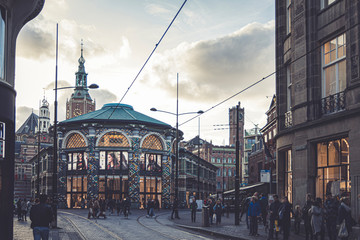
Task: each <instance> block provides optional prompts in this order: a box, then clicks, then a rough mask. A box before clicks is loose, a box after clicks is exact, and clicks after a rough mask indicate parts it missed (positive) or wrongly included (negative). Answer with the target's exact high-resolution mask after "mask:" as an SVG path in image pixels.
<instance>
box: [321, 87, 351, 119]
mask: <svg viewBox="0 0 360 240" xmlns="http://www.w3.org/2000/svg"><path fill="white" fill-rule="evenodd" d="M345 106H346V103H345V92H339V93H336V94H334V95H330V96H327V97H325V98H323V99H321V105H320V107H321V115H326V114H331V113H335V112H339V111H342V110H345Z"/></svg>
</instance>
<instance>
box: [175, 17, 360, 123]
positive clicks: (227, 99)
mask: <svg viewBox="0 0 360 240" xmlns="http://www.w3.org/2000/svg"><path fill="white" fill-rule="evenodd" d="M359 24H360V22H359V23H356V24H354V25H353V26H351V27H350V28H348V29H345V31H344V33H346V32H348V31H350V30H351V29H352V28H354V27H357V26H359ZM322 46H323V44H321V45H319V46H317V47H315V48H313V49H311V50H310V51H309V52H307V53H305V54H303V55H301V56H299V57H298V58H296V59H294V60H293V61H290V62H289V63H287V64H286V65H285V64H283V65H282V66H281V67H280V68H279V70H277V71H274V72H273V73H270V74H269V75H267V76H265V77H263V78H262V79H260V80H258V81H257V82H255V83H253V84H251V85H250V86H248V87H246V88H244V89H242V90H241V91H239V92H237V93H235V94H233V95H232V96H230V97H228V98H226V99H225V100H223V101H221V102H219V103H218V104H216V105H214V106H212V107H211V108H209V109H207V110H205V111H204V113H203V114H201V115H204V114H205V113H207V112H209V111H211V110H213V109H214V108H216V107H218V106H220V105H221V104H223V103H225V102H227V101H229V100H230V99H232V98H234V97H236V96H237V95H239V94H241V93H243V92H245V91H246V90H248V89H250V88H252V87H254V86H255V85H257V84H259V83H261V82H262V81H264V80H266V79H267V78H269V77H271V76H272V75H274V74H276V73H277V72H278V71H280V70H283V69H284V68H286V67H287V66H288V65H290V64H293V63H295V62H296V61H298V60H300V59H302V58H303V57H306V56H307V55H309V54H311V53H313V52H315V51H316V50H318V49H319V48H321V47H322ZM197 117H199V116H194V117H192V118H190V119H188V120H186V121H185V122H183V123H181V124H179V127H180V126H182V125H184V124H186V123H188V122H190V121H192V120H194V119H195V118H197Z"/></svg>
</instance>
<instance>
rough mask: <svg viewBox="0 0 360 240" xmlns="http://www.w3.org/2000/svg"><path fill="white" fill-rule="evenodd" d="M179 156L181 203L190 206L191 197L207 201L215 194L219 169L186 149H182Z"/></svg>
mask: <svg viewBox="0 0 360 240" xmlns="http://www.w3.org/2000/svg"><path fill="white" fill-rule="evenodd" d="M179 156H180V157H179V166H180V167H179V201H180V202H186V205H187V206H189V204H190V198H191V197H197V198H199V199H205V198H207V197H208V196H209V195H210V194H213V193H215V192H216V172H217V167H216V166H214V165H213V164H211V163H209V162H207V161H205V160H204V159H202V158H199V157H198V156H197V155H195V154H193V153H191V152H190V151H187V150H186V149H184V148H180V150H179ZM198 170H200V172H198ZM198 174H199V179H200V181H198ZM198 187H199V191H200V194H199V196H197V191H198Z"/></svg>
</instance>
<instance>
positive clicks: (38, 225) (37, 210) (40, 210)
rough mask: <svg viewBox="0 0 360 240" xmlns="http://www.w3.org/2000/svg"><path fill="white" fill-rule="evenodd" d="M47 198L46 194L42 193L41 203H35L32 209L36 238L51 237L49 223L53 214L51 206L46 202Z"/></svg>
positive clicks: (36, 239) (44, 238) (32, 224)
mask: <svg viewBox="0 0 360 240" xmlns="http://www.w3.org/2000/svg"><path fill="white" fill-rule="evenodd" d="M46 200H47V196H46V195H40V203H39V204H38V205H34V206H33V207H32V208H31V211H30V220H31V228H32V229H33V234H34V239H35V240H40V239H43V240H47V239H49V224H50V222H51V221H52V218H53V215H52V211H51V207H50V206H49V205H47V204H46Z"/></svg>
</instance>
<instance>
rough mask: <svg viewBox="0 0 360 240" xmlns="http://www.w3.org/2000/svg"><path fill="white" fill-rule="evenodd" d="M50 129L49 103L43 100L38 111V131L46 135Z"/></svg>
mask: <svg viewBox="0 0 360 240" xmlns="http://www.w3.org/2000/svg"><path fill="white" fill-rule="evenodd" d="M49 127H50V111H49V103H48V101H47V100H46V99H45V96H44V99H43V100H42V101H41V106H40V109H39V128H40V129H39V130H40V132H41V133H48V132H49Z"/></svg>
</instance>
